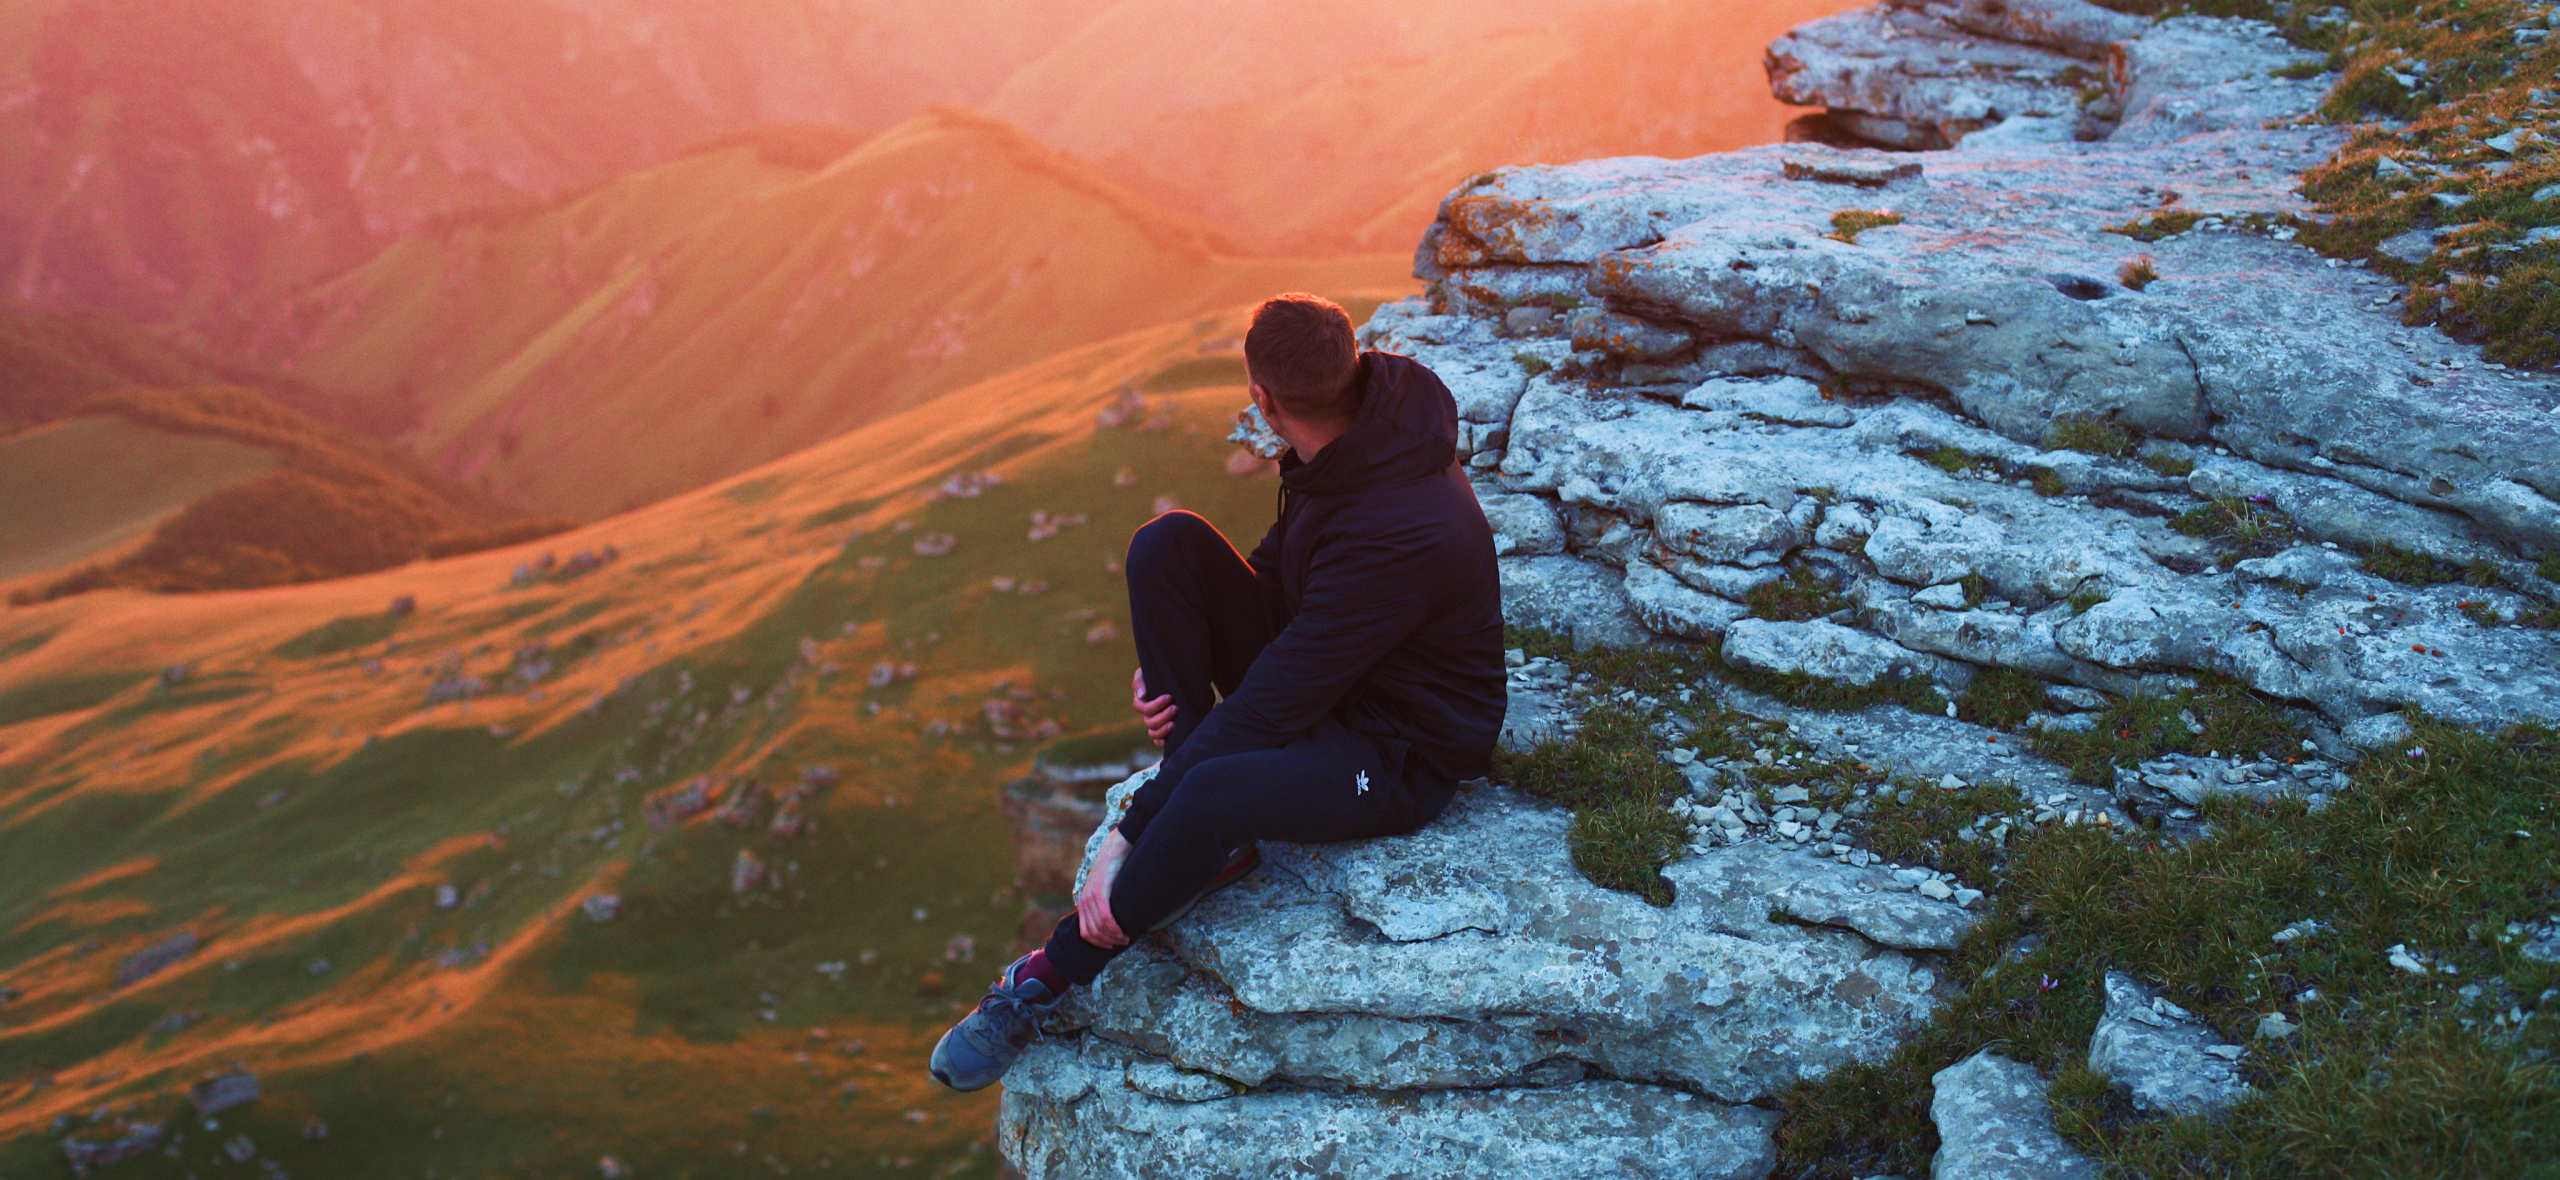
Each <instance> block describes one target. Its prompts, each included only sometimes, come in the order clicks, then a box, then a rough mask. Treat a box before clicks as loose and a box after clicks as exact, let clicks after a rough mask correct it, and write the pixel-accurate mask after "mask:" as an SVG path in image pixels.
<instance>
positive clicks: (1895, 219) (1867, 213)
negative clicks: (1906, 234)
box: [1824, 209, 1902, 245]
mask: <svg viewBox="0 0 2560 1180" xmlns="http://www.w3.org/2000/svg"><path fill="white" fill-rule="evenodd" d="M1900 224H1902V215H1901V214H1899V213H1894V212H1891V211H1889V210H1884V209H1843V210H1841V211H1839V212H1837V213H1834V214H1832V215H1831V232H1830V233H1829V234H1826V235H1824V236H1826V237H1829V238H1833V239H1836V240H1838V241H1843V242H1848V243H1850V244H1852V245H1855V244H1856V243H1857V241H1858V235H1859V234H1862V233H1865V232H1867V231H1868V230H1871V229H1882V228H1884V227H1885V226H1888V225H1900Z"/></svg>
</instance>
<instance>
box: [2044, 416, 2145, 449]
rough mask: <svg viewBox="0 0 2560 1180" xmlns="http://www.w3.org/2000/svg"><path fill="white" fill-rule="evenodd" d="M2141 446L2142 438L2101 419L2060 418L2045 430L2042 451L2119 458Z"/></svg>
mask: <svg viewBox="0 0 2560 1180" xmlns="http://www.w3.org/2000/svg"><path fill="white" fill-rule="evenodd" d="M2140 445H2142V437H2141V436H2140V435H2137V434H2135V433H2134V432H2133V431H2132V429H2131V428H2129V427H2126V426H2122V425H2119V424H2117V423H2114V422H2109V421H2107V420H2105V419H2103V418H2061V419H2057V420H2055V422H2054V424H2053V427H2052V429H2050V430H2047V431H2045V435H2044V449H2046V450H2048V451H2081V452H2084V453H2087V454H2091V455H2106V456H2109V457H2112V458H2118V459H2121V458H2123V457H2125V456H2127V455H2130V454H2132V453H2133V449H2134V448H2135V447H2137V446H2140Z"/></svg>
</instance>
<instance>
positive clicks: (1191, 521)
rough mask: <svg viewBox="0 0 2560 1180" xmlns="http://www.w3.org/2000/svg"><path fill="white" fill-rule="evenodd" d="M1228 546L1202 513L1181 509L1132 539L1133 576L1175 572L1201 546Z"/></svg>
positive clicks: (1144, 527) (1146, 526) (1140, 530)
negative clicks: (1168, 571)
mask: <svg viewBox="0 0 2560 1180" xmlns="http://www.w3.org/2000/svg"><path fill="white" fill-rule="evenodd" d="M1226 543H1227V539H1226V537H1224V536H1222V535H1220V533H1219V532H1218V526H1216V525H1213V524H1210V523H1209V522H1208V520H1207V519H1205V518H1203V517H1202V516H1200V515H1199V514H1198V513H1194V512H1185V511H1183V510H1182V509H1179V508H1177V509H1174V510H1173V511H1171V512H1167V513H1165V514H1163V515H1161V516H1158V517H1156V518H1155V519H1154V520H1150V521H1148V522H1147V523H1145V524H1142V525H1139V526H1138V532H1137V534H1136V535H1135V536H1132V537H1130V538H1129V573H1130V574H1131V575H1132V576H1137V575H1140V574H1142V573H1144V572H1147V571H1152V570H1159V569H1167V568H1171V567H1173V566H1176V565H1180V564H1182V563H1183V559H1184V557H1185V556H1186V555H1188V554H1189V553H1191V552H1192V551H1194V550H1195V549H1196V548H1197V547H1198V546H1201V545H1204V544H1215V545H1221V546H1223V545H1225V544H1226Z"/></svg>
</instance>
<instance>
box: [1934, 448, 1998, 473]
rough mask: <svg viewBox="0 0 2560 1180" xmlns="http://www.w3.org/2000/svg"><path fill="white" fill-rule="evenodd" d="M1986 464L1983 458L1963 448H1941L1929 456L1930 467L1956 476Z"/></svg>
mask: <svg viewBox="0 0 2560 1180" xmlns="http://www.w3.org/2000/svg"><path fill="white" fill-rule="evenodd" d="M1984 462H1985V460H1983V459H1982V458H1981V457H1979V456H1977V455H1975V454H1974V453H1973V452H1971V451H1968V450H1965V449H1964V448H1963V447H1940V448H1938V449H1937V450H1934V451H1931V452H1929V455H1928V463H1929V466H1931V467H1935V468H1937V469H1938V470H1940V471H1943V472H1946V473H1947V474H1949V475H1954V474H1956V473H1958V472H1963V471H1971V470H1973V469H1974V468H1975V467H1978V466H1981V465H1983V464H1984Z"/></svg>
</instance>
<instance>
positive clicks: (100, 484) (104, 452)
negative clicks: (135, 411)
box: [0, 416, 279, 582]
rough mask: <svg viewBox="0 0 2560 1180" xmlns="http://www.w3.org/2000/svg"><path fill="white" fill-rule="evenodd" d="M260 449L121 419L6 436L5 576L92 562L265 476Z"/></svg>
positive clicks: (0, 556)
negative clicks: (191, 506) (204, 499)
mask: <svg viewBox="0 0 2560 1180" xmlns="http://www.w3.org/2000/svg"><path fill="white" fill-rule="evenodd" d="M278 458H279V457H278V456H277V454H276V453H275V452H274V451H271V450H268V449H266V448H264V447H255V446H249V445H246V444H243V443H238V442H233V441H231V440H230V439H224V438H208V437H204V436H201V435H185V434H178V433H175V432H172V431H167V430H159V429H155V428H153V427H149V426H143V425H139V424H137V423H134V422H131V421H128V420H126V419H123V418H116V417H109V416H91V417H82V418H74V419H71V420H68V421H61V422H54V423H51V424H49V425H46V426H41V427H38V428H36V429H34V430H32V431H29V432H27V433H24V434H20V435H16V436H14V437H11V438H6V439H0V503H5V504H7V505H9V506H10V512H9V513H8V514H7V515H6V516H4V517H0V582H7V581H10V580H12V579H15V578H20V577H24V576H26V575H29V574H35V573H42V572H44V571H46V570H51V569H57V568H59V567H62V566H66V565H70V564H72V563H74V562H78V561H86V560H88V559H90V558H93V557H96V556H98V555H100V554H102V553H104V552H106V551H108V550H111V549H115V548H117V547H119V546H121V545H123V544H124V543H126V542H128V541H131V540H133V539H134V538H136V537H139V536H141V535H142V534H143V533H145V532H147V531H149V530H150V529H151V527H152V526H154V525H156V524H158V523H160V522H161V521H162V520H163V519H166V518H167V517H169V516H170V515H172V514H174V513H176V512H177V511H178V510H179V509H182V508H184V507H186V505H187V502H188V501H190V500H193V499H195V498H196V497H198V496H201V495H203V494H205V493H207V492H210V491H213V490H214V489H216V488H220V487H226V486H228V485H231V484H234V483H238V482H239V481H241V480H244V479H250V478H253V477H256V476H259V475H264V474H266V473H267V472H269V471H273V470H275V468H276V464H277V462H278Z"/></svg>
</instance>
